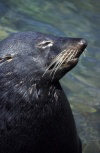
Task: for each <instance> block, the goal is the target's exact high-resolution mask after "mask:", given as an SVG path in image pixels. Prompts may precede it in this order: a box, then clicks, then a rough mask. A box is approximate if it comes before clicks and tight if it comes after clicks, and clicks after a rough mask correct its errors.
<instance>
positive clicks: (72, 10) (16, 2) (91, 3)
mask: <svg viewBox="0 0 100 153" xmlns="http://www.w3.org/2000/svg"><path fill="white" fill-rule="evenodd" d="M19 31H38V32H43V33H49V34H53V35H57V36H69V37H83V38H85V39H86V40H87V41H88V47H87V51H86V52H85V56H81V58H80V62H79V63H78V65H77V66H76V67H75V68H74V69H73V70H72V71H70V72H69V73H68V74H67V75H65V76H64V78H62V79H61V80H60V82H61V85H62V87H63V89H64V91H65V94H66V95H67V97H68V99H69V101H70V104H71V107H72V110H73V114H74V117H75V120H76V124H77V129H78V132H79V135H80V137H81V139H82V142H83V153H100V0H86V1H85V0H84V1H83V0H0V40H2V39H4V38H6V37H7V36H8V35H10V33H13V32H19Z"/></svg>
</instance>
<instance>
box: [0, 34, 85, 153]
mask: <svg viewBox="0 0 100 153" xmlns="http://www.w3.org/2000/svg"><path fill="white" fill-rule="evenodd" d="M47 38H50V39H52V40H53V41H54V45H53V46H52V47H50V48H49V49H47V48H46V49H44V50H43V49H41V46H40V48H38V47H37V45H38V43H39V42H41V41H43V40H45V39H47ZM63 40H66V44H67V41H68V44H69V42H70V43H72V42H73V39H72V40H71V39H68V38H58V37H54V36H49V35H44V34H40V33H34V32H26V33H18V34H13V35H12V36H10V37H8V38H7V39H5V40H3V41H1V42H0V59H1V60H0V153H81V152H82V150H81V143H80V140H79V137H78V136H77V131H76V127H75V122H74V119H73V115H72V111H71V109H70V105H69V102H68V100H67V98H66V97H65V95H64V92H63V90H62V89H61V86H60V84H59V79H60V78H61V77H62V76H60V77H58V80H57V78H56V79H55V80H53V81H51V78H50V75H49V74H47V75H46V76H45V77H44V78H43V77H42V75H43V73H44V72H45V69H46V66H47V65H48V64H49V63H50V61H51V59H52V57H51V56H52V55H53V56H56V55H57V54H58V53H59V52H61V50H62V48H63V47H62V48H61V46H60V44H61V45H62V46H64V44H62V41H63ZM69 40H70V41H69ZM75 41H76V40H75ZM68 44H67V45H68ZM35 45H36V46H35ZM67 45H66V46H67ZM45 51H46V52H45ZM50 51H51V52H50ZM6 56H8V59H9V58H11V61H9V60H8V59H7V57H6ZM9 56H11V57H9ZM33 57H34V58H35V59H36V60H34V59H33ZM37 57H39V58H37ZM49 59H50V61H49ZM39 61H41V62H39ZM72 67H73V66H71V65H70V68H68V70H67V71H69V70H70V69H71V68H72ZM65 73H66V71H65V70H64V71H63V75H64V74H65ZM56 77H57V74H56Z"/></svg>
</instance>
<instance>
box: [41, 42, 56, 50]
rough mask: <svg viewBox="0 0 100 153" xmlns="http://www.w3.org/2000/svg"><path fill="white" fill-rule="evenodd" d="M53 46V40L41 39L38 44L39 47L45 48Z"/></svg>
mask: <svg viewBox="0 0 100 153" xmlns="http://www.w3.org/2000/svg"><path fill="white" fill-rule="evenodd" d="M51 46H53V42H52V41H42V42H41V43H40V44H38V47H39V48H43V49H45V48H47V47H51Z"/></svg>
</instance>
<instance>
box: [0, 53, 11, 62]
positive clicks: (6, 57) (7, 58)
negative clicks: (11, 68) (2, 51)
mask: <svg viewBox="0 0 100 153" xmlns="http://www.w3.org/2000/svg"><path fill="white" fill-rule="evenodd" d="M12 58H13V56H12V55H11V54H7V55H6V56H5V57H3V58H1V57H0V63H2V62H5V61H8V62H10V61H11V60H12Z"/></svg>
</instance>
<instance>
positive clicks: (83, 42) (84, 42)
mask: <svg viewBox="0 0 100 153" xmlns="http://www.w3.org/2000/svg"><path fill="white" fill-rule="evenodd" d="M79 44H80V45H82V46H85V47H86V46H87V41H86V40H85V39H80V41H79Z"/></svg>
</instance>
